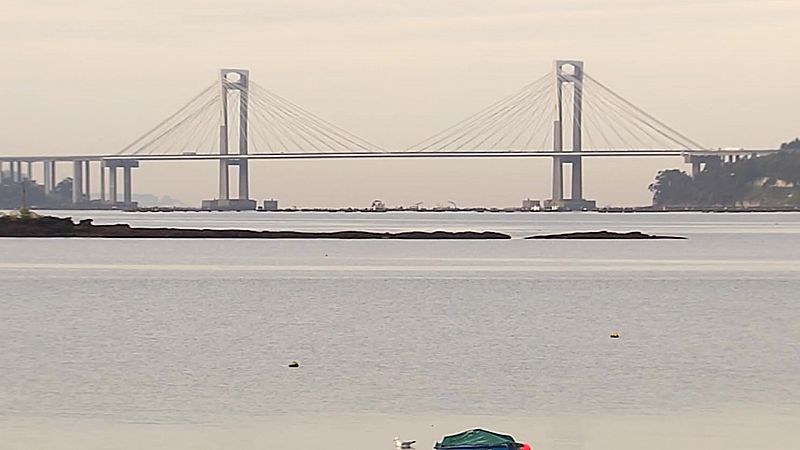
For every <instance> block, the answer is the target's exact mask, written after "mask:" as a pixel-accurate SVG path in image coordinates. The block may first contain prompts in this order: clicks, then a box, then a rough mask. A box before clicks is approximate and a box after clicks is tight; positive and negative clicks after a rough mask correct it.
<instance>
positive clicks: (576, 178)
mask: <svg viewBox="0 0 800 450" xmlns="http://www.w3.org/2000/svg"><path fill="white" fill-rule="evenodd" d="M572 199H573V200H583V159H582V158H581V157H580V156H578V157H577V158H574V159H573V160H572Z"/></svg>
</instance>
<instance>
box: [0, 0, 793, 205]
mask: <svg viewBox="0 0 800 450" xmlns="http://www.w3.org/2000/svg"><path fill="white" fill-rule="evenodd" d="M798 23H800V2H798V1H797V0H788V1H770V0H742V1H738V0H727V1H726V0H720V1H696V0H692V1H690V0H686V1H669V0H652V1H651V0H605V1H596V0H594V1H590V0H572V1H570V0H562V1H559V2H553V1H538V0H524V1H523V0H492V1H486V0H461V1H455V0H425V1H422V0H402V1H394V2H387V1H377V0H363V1H361V0H292V1H275V0H258V1H256V0H253V1H249V0H227V1H207V0H195V1H188V0H160V1H121V0H84V1H81V2H65V1H63V0H59V1H55V0H36V1H31V0H25V1H22V0H3V1H2V2H0V55H2V58H3V70H2V71H0V99H1V100H0V154H13V155H26V154H43V153H71V154H75V153H111V152H115V151H117V150H119V149H121V148H123V147H125V145H127V144H128V143H129V142H130V141H132V140H134V139H135V138H136V137H138V136H139V135H141V134H142V133H144V132H145V131H147V130H148V129H149V128H150V127H152V126H153V125H154V124H155V123H157V122H159V121H160V120H161V119H162V118H164V117H166V116H168V115H169V114H171V113H172V112H173V111H174V110H175V109H177V108H178V107H180V106H181V105H183V104H184V103H185V102H186V101H187V100H188V99H189V98H191V97H192V96H193V95H194V94H196V93H197V92H198V91H200V90H201V89H202V88H204V87H205V86H206V85H208V84H209V83H210V82H212V81H213V80H214V79H215V78H216V77H217V70H218V69H219V68H220V67H224V66H228V67H244V68H249V69H250V70H251V76H252V78H253V80H255V81H257V82H258V83H259V84H261V85H263V86H266V87H268V88H269V89H270V90H272V91H274V92H277V93H279V94H281V95H283V96H284V97H287V98H290V99H292V100H293V101H295V102H296V103H299V104H300V105H303V106H304V107H306V108H307V109H309V110H311V111H314V112H315V113H316V114H318V115H320V116H322V117H324V118H326V119H328V120H330V121H332V122H334V123H336V124H338V125H340V126H342V127H344V128H346V129H348V130H350V131H353V132H354V133H356V134H358V135H360V136H363V137H364V138H366V139H368V140H370V141H373V142H376V143H378V144H380V145H382V146H384V147H387V148H400V149H402V148H406V147H408V146H409V145H411V144H414V143H415V142H417V141H419V140H421V139H422V138H424V137H426V136H429V135H431V134H433V133H435V132H437V131H440V130H441V129H443V128H446V127H447V126H449V125H451V124H452V123H454V122H456V121H458V120H460V119H462V118H464V117H465V116H467V115H469V114H470V113H472V112H474V111H477V110H479V109H481V108H482V107H484V106H485V105H487V104H489V103H491V102H493V101H494V100H497V99H499V98H500V97H502V96H504V95H506V94H508V93H510V92H513V91H514V90H516V89H517V88H519V87H520V86H522V85H524V84H526V83H528V82H530V81H533V80H534V79H536V78H538V77H539V76H540V75H542V74H544V73H546V72H548V71H549V70H550V69H551V66H552V60H554V59H567V58H579V59H583V60H584V61H585V62H586V70H587V72H589V73H591V74H592V75H593V76H594V77H595V78H596V79H598V80H601V81H602V82H603V83H604V84H606V85H608V86H610V87H611V88H613V89H614V90H615V91H617V92H618V93H620V94H622V95H624V96H625V97H626V98H628V99H630V100H631V101H633V102H634V103H636V104H637V105H639V106H640V107H642V108H644V109H646V110H647V111H649V112H650V113H652V114H653V115H655V116H656V117H658V118H660V119H661V120H663V121H664V122H667V123H668V124H670V125H672V126H673V127H674V128H676V129H678V130H680V131H682V132H683V133H684V134H686V135H688V136H690V137H692V138H694V139H695V140H697V141H699V142H701V143H703V144H705V145H706V146H709V147H750V148H756V147H758V148H763V147H773V146H775V145H777V144H779V143H780V142H782V141H786V140H789V139H791V138H793V137H795V136H797V135H800V121H798V119H797V117H798V115H797V104H798V101H799V100H800V75H798V74H800V58H798V55H799V54H800V31H798V28H797V27H798V25H797V24H798ZM667 167H683V165H682V162H681V161H680V159H678V158H675V159H670V158H664V159H655V160H653V159H649V160H625V161H621V160H594V159H593V160H590V161H587V162H586V163H585V182H584V184H585V189H586V194H587V197H590V198H594V199H597V200H598V203H599V204H601V205H604V204H643V203H647V202H649V193H648V192H647V188H646V187H647V184H648V183H649V182H650V181H651V180H652V178H653V176H654V175H655V173H656V172H657V170H658V169H659V168H667ZM549 172H550V168H549V162H548V161H546V160H513V161H512V160H506V161H486V160H469V161H464V160H450V159H445V160H415V161H396V160H383V161H349V162H346V161H315V162H303V161H295V162H275V163H270V162H258V163H254V164H253V169H252V174H251V178H252V187H251V192H252V193H253V196H254V197H256V198H259V199H261V198H269V197H276V198H278V199H280V200H281V202H282V204H283V205H292V204H295V205H317V206H322V205H330V206H337V205H357V206H362V205H368V204H369V203H371V201H372V199H375V198H381V199H383V200H385V201H386V202H387V203H388V204H389V205H398V204H411V203H414V202H417V201H423V202H425V203H426V204H427V205H436V204H445V203H446V202H447V201H448V200H453V201H455V202H457V203H458V204H459V205H479V204H485V205H500V206H503V205H517V204H518V203H519V201H520V200H521V199H522V198H525V197H532V198H547V197H548V196H549ZM215 173H216V169H215V168H214V166H213V164H209V163H194V164H184V165H177V164H164V165H154V164H152V163H151V164H147V163H145V164H144V165H143V167H142V168H140V169H137V172H136V175H135V180H134V187H135V189H136V190H139V191H142V192H149V193H156V194H170V195H173V196H176V197H178V198H181V199H184V200H186V201H188V202H199V200H200V199H202V198H212V197H214V196H215V189H216V186H217V183H216V179H215ZM60 175H63V176H66V175H68V174H67V173H66V166H64V169H63V170H62V172H61V174H60ZM95 178H96V176H95Z"/></svg>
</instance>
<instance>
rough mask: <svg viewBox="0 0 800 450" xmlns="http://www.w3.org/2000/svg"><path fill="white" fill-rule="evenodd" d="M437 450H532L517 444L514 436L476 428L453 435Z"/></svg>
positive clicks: (441, 442) (442, 442)
mask: <svg viewBox="0 0 800 450" xmlns="http://www.w3.org/2000/svg"><path fill="white" fill-rule="evenodd" d="M433 448H435V449H436V450H520V449H527V450H530V448H531V447H530V445H529V444H526V443H521V442H517V441H515V440H514V437H513V436H510V435H508V434H501V433H495V432H494V431H489V430H484V429H483V428H475V429H472V430H467V431H462V432H461V433H458V434H451V435H449V436H445V437H443V438H442V440H441V441H440V442H437V443H436V445H434V446H433Z"/></svg>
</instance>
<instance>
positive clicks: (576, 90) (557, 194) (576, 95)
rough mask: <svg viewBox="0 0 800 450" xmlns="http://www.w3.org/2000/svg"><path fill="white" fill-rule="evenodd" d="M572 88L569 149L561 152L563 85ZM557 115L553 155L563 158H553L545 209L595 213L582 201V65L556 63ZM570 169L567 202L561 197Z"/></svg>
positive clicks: (591, 207) (588, 202)
mask: <svg viewBox="0 0 800 450" xmlns="http://www.w3.org/2000/svg"><path fill="white" fill-rule="evenodd" d="M565 84H569V85H571V86H572V93H573V96H572V97H573V100H572V123H571V124H570V125H571V129H572V149H571V151H569V152H565V151H564V101H563V100H564V85H565ZM555 88H556V113H557V117H556V120H555V122H554V123H553V152H559V153H564V156H553V191H552V197H551V199H550V200H546V201H545V206H546V207H550V208H565V209H573V210H574V209H594V208H595V207H596V205H595V202H594V201H591V200H586V199H584V198H583V159H582V157H581V156H580V155H570V153H580V152H582V151H583V115H582V111H583V61H556V62H555ZM565 164H569V165H570V168H571V169H572V176H571V182H570V190H571V192H570V198H565V196H564V165H565Z"/></svg>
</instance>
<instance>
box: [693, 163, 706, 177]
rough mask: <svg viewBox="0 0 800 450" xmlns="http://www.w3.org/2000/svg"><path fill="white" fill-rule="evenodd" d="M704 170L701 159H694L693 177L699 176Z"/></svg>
mask: <svg viewBox="0 0 800 450" xmlns="http://www.w3.org/2000/svg"><path fill="white" fill-rule="evenodd" d="M702 171H703V169H702V165H701V163H700V161H692V178H697V176H698V175H700V172H702Z"/></svg>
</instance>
